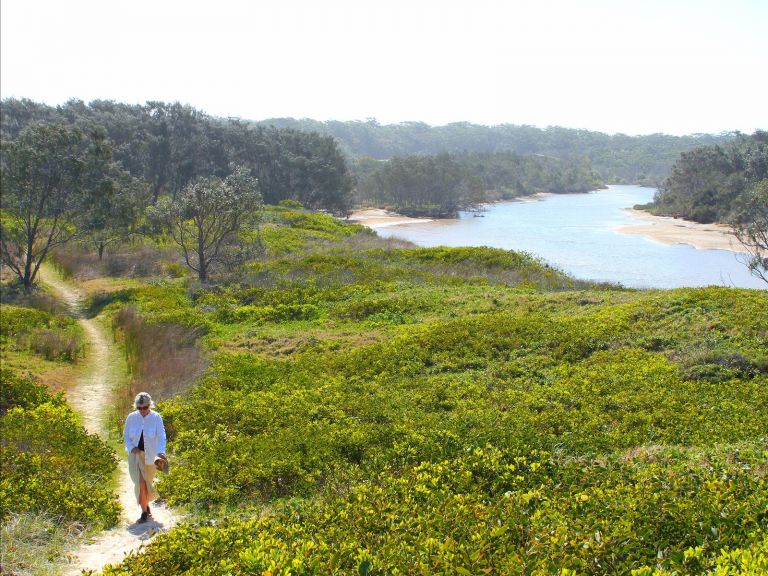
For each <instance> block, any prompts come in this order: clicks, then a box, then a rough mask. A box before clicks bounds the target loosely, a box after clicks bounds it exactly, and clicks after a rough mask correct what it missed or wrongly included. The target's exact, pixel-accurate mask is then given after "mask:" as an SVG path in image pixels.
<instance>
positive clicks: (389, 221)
mask: <svg viewBox="0 0 768 576" xmlns="http://www.w3.org/2000/svg"><path fill="white" fill-rule="evenodd" d="M349 220H352V221H353V222H356V223H358V224H362V225H363V226H368V227H369V228H384V227H386V226H398V225H400V224H423V223H424V222H432V218H411V217H410V216H403V215H402V214H398V213H397V212H390V211H389V210H384V209H382V208H368V209H366V210H356V211H354V212H352V214H350V216H349Z"/></svg>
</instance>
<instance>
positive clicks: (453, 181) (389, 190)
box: [355, 152, 601, 217]
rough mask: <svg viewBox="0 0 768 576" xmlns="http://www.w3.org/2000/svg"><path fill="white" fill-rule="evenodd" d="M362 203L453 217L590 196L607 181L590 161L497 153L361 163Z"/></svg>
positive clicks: (358, 167) (358, 166) (357, 167)
mask: <svg viewBox="0 0 768 576" xmlns="http://www.w3.org/2000/svg"><path fill="white" fill-rule="evenodd" d="M355 171H356V176H357V178H356V179H357V200H358V202H359V203H362V204H374V205H379V206H387V207H390V208H393V209H395V210H397V211H399V212H401V213H403V214H407V215H410V216H431V217H451V216H455V214H456V212H457V211H458V210H460V209H462V208H470V207H474V206H477V205H478V204H480V203H481V202H488V201H492V200H500V199H509V198H515V197H519V196H527V195H530V194H535V193H536V192H557V193H569V192H588V191H590V190H594V189H595V188H599V187H600V186H601V182H600V181H599V179H598V178H597V177H596V175H595V174H594V173H593V172H592V169H591V166H590V163H589V161H588V160H587V159H582V160H581V161H578V162H576V161H571V162H563V161H560V160H558V159H556V158H546V157H540V156H520V155H518V154H514V153H511V152H500V153H495V154H478V153H471V154H469V153H464V154H446V153H444V154H438V155H434V156H431V155H412V156H403V157H395V158H392V159H391V160H388V161H381V160H374V159H372V158H369V157H364V158H360V159H359V160H358V161H357V162H356V164H355Z"/></svg>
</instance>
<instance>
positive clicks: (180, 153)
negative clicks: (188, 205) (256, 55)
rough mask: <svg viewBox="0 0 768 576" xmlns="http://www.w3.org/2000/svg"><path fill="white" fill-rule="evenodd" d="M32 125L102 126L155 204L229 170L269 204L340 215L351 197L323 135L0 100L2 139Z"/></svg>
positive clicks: (175, 113) (338, 155) (114, 108)
mask: <svg viewBox="0 0 768 576" xmlns="http://www.w3.org/2000/svg"><path fill="white" fill-rule="evenodd" d="M37 123H47V124H64V125H69V126H72V127H75V128H78V129H80V130H82V131H84V132H89V131H91V130H92V129H93V127H96V126H98V127H101V128H103V129H104V130H105V131H106V135H107V137H108V139H109V143H110V144H111V147H112V154H113V156H114V159H115V160H116V161H117V162H119V163H120V164H121V165H122V167H123V168H124V169H125V170H127V171H128V172H129V173H130V174H131V175H132V176H134V177H136V178H140V179H141V180H143V181H145V182H147V183H148V184H149V186H150V189H151V202H152V203H153V204H154V203H156V202H157V199H158V198H159V197H160V196H162V195H168V196H170V197H172V198H175V197H176V195H177V194H179V193H180V192H181V191H182V190H183V189H184V188H185V187H186V186H187V185H188V184H189V183H190V182H192V181H193V180H194V179H195V178H199V177H205V178H207V177H217V178H226V177H227V176H229V175H230V173H231V172H232V170H231V166H232V165H238V166H243V167H245V168H247V169H249V170H250V171H251V174H252V175H253V176H254V177H255V178H257V179H258V181H259V183H260V188H261V191H262V194H263V195H264V200H265V202H267V203H270V204H277V203H278V202H280V201H281V200H296V201H299V202H301V203H302V204H303V205H304V206H307V207H308V208H324V209H328V210H331V211H334V212H343V211H344V210H346V209H347V208H348V207H349V203H350V200H351V191H352V179H351V177H350V174H349V170H348V167H347V164H346V161H345V158H344V156H343V154H342V152H341V150H340V148H339V146H338V145H337V143H336V140H334V138H332V137H331V136H327V135H321V134H318V133H312V132H301V131H298V130H294V129H291V128H275V127H267V126H258V125H255V124H253V123H249V122H244V121H241V120H238V119H233V118H216V117H213V116H209V115H207V114H205V113H203V112H201V111H199V110H197V109H195V108H193V107H191V106H188V105H184V104H180V103H178V102H176V103H172V104H168V103H164V102H147V103H146V104H142V105H139V104H136V105H133V104H121V103H116V102H112V101H105V100H95V101H93V102H91V103H89V104H85V103H84V102H82V101H80V100H70V101H69V102H67V103H66V104H64V105H61V106H57V107H52V106H47V105H45V104H40V103H37V102H33V101H31V100H27V99H22V100H17V99H6V100H3V102H2V131H1V133H0V134H1V135H2V138H3V140H4V141H14V140H16V139H18V138H19V136H20V135H21V133H22V131H23V130H24V129H25V128H27V127H28V126H30V125H33V124H37Z"/></svg>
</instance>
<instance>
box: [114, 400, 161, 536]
mask: <svg viewBox="0 0 768 576" xmlns="http://www.w3.org/2000/svg"><path fill="white" fill-rule="evenodd" d="M133 404H134V407H135V408H136V410H135V411H134V412H131V413H130V414H128V417H127V418H126V419H125V428H124V429H123V438H124V440H125V449H126V450H127V451H128V471H129V472H130V475H131V480H133V486H134V490H135V493H136V502H137V503H138V504H139V506H141V517H140V518H139V519H138V520H137V523H138V524H143V523H144V522H146V521H147V520H149V519H150V518H151V517H152V512H151V511H150V509H149V503H150V502H152V501H154V500H155V499H157V497H158V494H157V490H155V486H154V479H155V472H156V467H155V460H156V459H158V457H160V458H161V459H162V460H164V459H165V426H163V418H162V417H161V416H160V414H158V413H157V412H154V411H152V407H153V406H154V405H155V404H154V402H152V397H151V396H150V395H149V394H147V393H146V392H139V393H138V394H137V395H136V398H135V399H134V401H133Z"/></svg>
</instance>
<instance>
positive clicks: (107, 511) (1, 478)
mask: <svg viewBox="0 0 768 576" xmlns="http://www.w3.org/2000/svg"><path fill="white" fill-rule="evenodd" d="M14 380H15V381H16V382H17V384H16V385H14V388H13V391H12V397H11V400H10V402H8V404H9V405H11V406H15V407H11V408H10V409H8V410H7V411H6V412H5V413H4V414H3V415H2V416H1V417H0V433H1V434H0V472H2V473H1V474H0V511H2V519H3V520H5V519H7V518H8V517H9V515H10V514H13V513H17V512H29V511H40V512H44V513H46V514H53V515H57V516H61V517H63V518H66V519H69V520H76V521H79V522H83V523H85V524H88V525H91V526H101V527H109V526H113V525H114V524H115V523H116V522H117V520H118V517H119V511H120V508H119V504H118V503H117V500H116V499H115V498H114V496H113V495H112V494H111V492H110V491H109V489H108V487H107V486H108V482H109V478H110V477H111V474H112V472H113V470H114V468H115V460H114V454H113V452H112V450H111V449H110V448H108V447H107V446H106V444H104V443H103V441H102V440H101V439H99V437H98V436H96V435H92V434H88V433H87V432H86V431H85V430H84V429H83V428H82V427H81V426H80V425H79V424H78V423H77V418H76V416H75V414H74V412H72V410H71V409H70V408H69V407H68V406H67V405H66V404H65V403H64V401H63V399H62V397H61V396H57V397H54V398H51V397H50V396H48V398H47V399H46V398H44V397H45V396H46V394H44V393H43V391H42V390H40V389H39V388H37V387H35V386H34V384H30V383H29V382H26V383H23V384H21V385H19V384H18V380H19V379H18V378H15V379H12V381H14ZM42 400H46V401H42ZM41 401H42V402H41ZM25 405H26V406H25Z"/></svg>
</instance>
